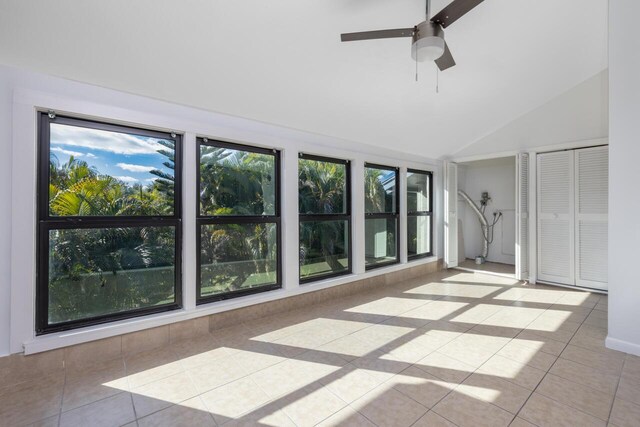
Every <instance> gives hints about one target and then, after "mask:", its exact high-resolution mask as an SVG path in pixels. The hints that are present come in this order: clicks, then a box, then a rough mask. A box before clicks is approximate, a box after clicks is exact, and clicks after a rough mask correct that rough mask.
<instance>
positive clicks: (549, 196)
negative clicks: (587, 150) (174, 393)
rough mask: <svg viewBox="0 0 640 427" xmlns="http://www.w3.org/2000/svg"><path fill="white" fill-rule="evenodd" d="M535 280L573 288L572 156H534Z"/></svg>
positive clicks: (568, 154)
mask: <svg viewBox="0 0 640 427" xmlns="http://www.w3.org/2000/svg"><path fill="white" fill-rule="evenodd" d="M537 166H538V168H537V189H538V191H537V229H538V245H537V246H538V279H539V280H542V281H549V282H555V283H560V284H565V285H574V284H575V279H574V258H575V257H574V253H575V252H574V154H573V152H572V151H561V152H554V153H544V154H538V158H537Z"/></svg>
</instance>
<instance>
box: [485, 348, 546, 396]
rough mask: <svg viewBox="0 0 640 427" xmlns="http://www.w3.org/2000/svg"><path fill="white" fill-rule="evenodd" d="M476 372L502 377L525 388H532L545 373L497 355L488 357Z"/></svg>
mask: <svg viewBox="0 0 640 427" xmlns="http://www.w3.org/2000/svg"><path fill="white" fill-rule="evenodd" d="M477 372H478V373H479V374H484V375H489V376H494V377H497V378H502V379H504V380H507V381H509V382H511V383H514V384H516V385H519V386H521V387H524V388H526V389H527V390H534V389H535V388H536V387H537V386H538V384H539V383H540V381H542V378H543V377H544V375H545V372H544V371H542V370H540V369H537V368H534V367H532V366H529V365H525V364H524V363H520V362H516V361H515V360H511V359H507V358H506V357H503V356H498V355H496V356H493V357H492V358H491V359H489V360H488V361H487V362H486V363H485V364H484V365H482V366H481V367H480V368H478V370H477Z"/></svg>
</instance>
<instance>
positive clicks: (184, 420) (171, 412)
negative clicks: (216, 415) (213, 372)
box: [138, 397, 216, 427]
mask: <svg viewBox="0 0 640 427" xmlns="http://www.w3.org/2000/svg"><path fill="white" fill-rule="evenodd" d="M138 426H139V427H193V426H202V427H215V426H216V423H215V421H214V420H213V418H212V417H211V414H209V412H208V411H207V408H206V407H205V406H204V404H203V403H202V401H201V400H200V398H199V397H194V398H192V399H189V400H186V401H184V402H181V403H180V404H178V405H173V406H170V407H169V408H166V409H163V410H161V411H159V412H156V413H154V414H151V415H149V416H147V417H144V418H140V419H138Z"/></svg>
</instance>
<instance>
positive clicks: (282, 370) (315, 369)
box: [251, 359, 340, 398]
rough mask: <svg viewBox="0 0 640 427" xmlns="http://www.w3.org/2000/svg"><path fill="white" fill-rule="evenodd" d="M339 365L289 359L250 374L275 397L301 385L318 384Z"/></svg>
mask: <svg viewBox="0 0 640 427" xmlns="http://www.w3.org/2000/svg"><path fill="white" fill-rule="evenodd" d="M339 369H340V367H339V366H335V365H327V364H323V363H314V362H308V361H304V360H294V359H289V360H286V361H284V362H282V363H278V364H277V365H273V366H270V367H268V368H266V369H263V370H262V371H258V372H256V373H253V374H251V379H253V380H254V381H255V382H256V384H258V386H260V388H261V389H262V390H264V392H265V393H267V394H268V395H269V396H270V397H272V398H276V397H279V396H281V395H283V394H285V393H289V392H292V391H295V390H298V389H300V388H302V387H305V386H308V385H311V384H314V383H315V384H319V383H320V380H321V379H323V378H326V377H328V376H329V375H330V374H332V373H334V372H336V371H338V370H339Z"/></svg>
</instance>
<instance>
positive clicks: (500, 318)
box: [482, 307, 544, 329]
mask: <svg viewBox="0 0 640 427" xmlns="http://www.w3.org/2000/svg"><path fill="white" fill-rule="evenodd" d="M542 313H544V310H543V309H539V308H527V307H504V308H502V310H500V311H499V312H497V313H496V314H494V315H493V316H490V317H489V318H487V319H485V320H483V321H482V324H483V325H490V326H500V327H503V328H512V329H523V328H525V327H527V326H528V325H529V324H530V323H531V322H533V321H534V320H535V319H536V318H538V317H539V316H540V315H541V314H542Z"/></svg>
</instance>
